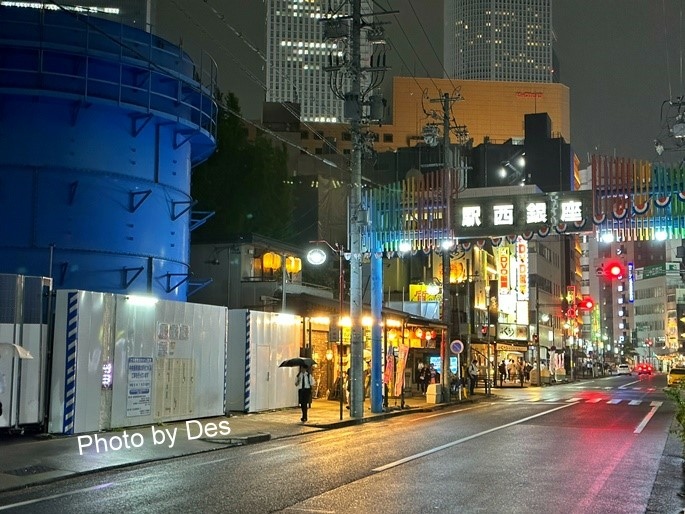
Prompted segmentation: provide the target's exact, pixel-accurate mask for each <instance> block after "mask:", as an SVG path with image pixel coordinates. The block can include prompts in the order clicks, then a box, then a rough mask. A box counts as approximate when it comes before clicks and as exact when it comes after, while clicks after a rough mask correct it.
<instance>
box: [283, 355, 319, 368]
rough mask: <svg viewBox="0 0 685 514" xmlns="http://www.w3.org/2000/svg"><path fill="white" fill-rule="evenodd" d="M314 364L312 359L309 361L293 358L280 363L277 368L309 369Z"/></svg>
mask: <svg viewBox="0 0 685 514" xmlns="http://www.w3.org/2000/svg"><path fill="white" fill-rule="evenodd" d="M315 365H316V362H314V360H313V359H310V358H308V357H294V358H292V359H287V360H284V361H283V362H281V364H280V365H279V366H278V367H279V368H297V367H300V366H304V367H306V368H311V367H312V366H315Z"/></svg>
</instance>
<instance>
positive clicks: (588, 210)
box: [362, 155, 685, 403]
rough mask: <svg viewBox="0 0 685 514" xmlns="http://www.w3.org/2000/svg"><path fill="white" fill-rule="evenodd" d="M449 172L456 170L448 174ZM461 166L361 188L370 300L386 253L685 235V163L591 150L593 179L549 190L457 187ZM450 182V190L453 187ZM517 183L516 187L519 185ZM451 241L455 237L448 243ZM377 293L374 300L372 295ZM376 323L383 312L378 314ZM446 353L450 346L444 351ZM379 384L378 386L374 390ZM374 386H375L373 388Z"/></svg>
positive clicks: (375, 382)
mask: <svg viewBox="0 0 685 514" xmlns="http://www.w3.org/2000/svg"><path fill="white" fill-rule="evenodd" d="M449 174H451V175H449ZM460 183H461V182H460V181H459V180H458V176H457V172H456V171H455V170H454V169H449V170H439V171H434V172H430V173H426V174H423V175H421V176H418V177H416V176H413V177H408V178H407V179H405V180H402V181H399V182H395V183H393V184H390V185H386V186H381V187H377V188H373V189H367V190H365V191H364V192H363V196H362V207H363V208H364V209H365V210H366V211H367V212H368V213H369V218H368V219H369V223H368V224H367V225H366V226H365V227H364V228H363V233H362V251H363V252H364V253H365V257H366V258H367V259H371V262H372V275H373V278H374V280H373V281H372V283H373V284H375V285H372V291H371V296H372V305H373V304H374V303H375V304H379V303H380V302H379V300H378V298H381V299H382V294H383V292H382V281H383V280H382V266H380V265H379V264H378V262H379V261H380V260H381V259H382V258H394V257H396V256H397V257H402V256H405V255H415V254H416V253H417V252H419V251H423V252H424V253H429V252H431V251H438V252H440V251H449V252H453V253H457V252H466V251H469V250H470V249H471V248H472V245H474V244H475V245H476V246H478V247H483V246H484V244H485V242H486V240H488V239H489V240H490V242H491V243H492V246H493V247H499V246H504V245H508V244H513V243H514V242H516V241H517V240H519V238H523V239H524V240H530V239H532V238H544V237H547V236H548V235H550V234H581V233H584V234H588V233H594V234H595V236H596V237H597V238H604V237H606V236H607V235H610V236H612V237H613V238H614V239H618V238H620V239H622V240H651V239H676V238H685V168H682V167H679V166H676V165H672V166H669V165H665V164H663V163H658V164H652V163H649V162H645V161H638V160H632V159H626V158H617V157H609V156H597V155H596V156H593V157H592V187H591V189H585V190H580V191H559V192H551V193H544V192H541V191H539V190H538V189H537V188H536V187H535V186H526V187H521V188H520V194H512V188H510V187H502V188H483V189H472V190H469V189H466V190H464V191H463V192H461V193H458V192H457V185H458V184H460ZM447 185H450V186H449V190H448V187H447ZM518 189H519V188H517V190H518ZM445 241H452V243H453V244H452V245H451V246H450V247H448V249H446V250H443V248H446V247H445V246H443V243H444V242H445ZM374 300H375V302H374ZM374 321H375V323H374V325H378V326H380V325H379V323H380V313H377V314H374ZM376 347H377V351H372V362H373V363H377V364H378V365H377V366H373V365H372V370H374V371H375V372H376V373H374V374H378V375H379V376H378V377H374V376H373V375H372V377H371V383H372V403H373V398H374V396H376V397H377V398H379V397H380V395H381V384H382V381H381V378H380V361H381V354H380V342H373V341H372V350H373V349H375V348H376ZM444 350H445V349H443V351H442V352H441V353H442V354H443V355H444V354H446V352H445V351H444ZM376 389H377V390H376ZM374 391H375V392H374Z"/></svg>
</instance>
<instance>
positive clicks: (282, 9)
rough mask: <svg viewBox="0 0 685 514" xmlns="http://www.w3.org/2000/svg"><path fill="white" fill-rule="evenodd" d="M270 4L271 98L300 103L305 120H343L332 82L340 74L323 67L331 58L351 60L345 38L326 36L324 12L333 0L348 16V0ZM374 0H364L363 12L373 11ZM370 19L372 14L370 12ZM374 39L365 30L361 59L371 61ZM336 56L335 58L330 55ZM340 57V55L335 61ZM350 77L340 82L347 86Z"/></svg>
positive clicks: (337, 12) (268, 69)
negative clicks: (322, 19)
mask: <svg viewBox="0 0 685 514" xmlns="http://www.w3.org/2000/svg"><path fill="white" fill-rule="evenodd" d="M266 4H267V9H266V23H267V26H266V39H267V41H266V42H267V45H266V64H267V65H266V83H267V88H268V89H267V92H266V101H267V102H295V103H299V104H300V117H301V120H302V121H307V122H323V123H339V122H340V121H342V118H343V115H342V114H343V101H342V100H341V99H340V98H338V97H337V96H336V95H335V93H334V92H333V91H332V89H331V87H330V81H331V80H336V79H335V77H334V75H339V74H333V75H331V74H330V73H328V72H326V70H325V69H324V68H325V67H327V66H330V65H331V64H333V65H335V64H336V63H337V62H342V61H343V60H344V59H347V60H348V61H349V53H348V51H347V48H346V47H345V45H344V43H343V42H342V40H340V41H324V35H323V29H324V26H323V23H322V22H321V21H320V20H321V18H322V17H325V16H328V15H330V14H332V12H331V13H329V6H331V8H332V9H335V15H338V16H347V15H350V14H351V11H352V8H351V5H350V3H349V2H343V1H342V0H339V1H337V2H328V1H324V0H307V1H304V0H267V2H266ZM370 12H372V9H371V2H370V1H368V0H363V1H362V13H370ZM364 21H365V22H370V21H371V17H368V16H365V17H364ZM369 54H370V51H369V45H368V44H367V43H366V42H365V38H364V31H362V63H366V62H367V61H368V56H369ZM331 58H332V59H333V60H332V61H331V60H330V59H331ZM336 60H339V61H336ZM348 83H349V82H348V79H345V80H344V83H343V84H338V86H342V87H339V89H341V90H342V91H346V90H348V87H349V86H348Z"/></svg>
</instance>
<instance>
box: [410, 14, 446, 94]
mask: <svg viewBox="0 0 685 514" xmlns="http://www.w3.org/2000/svg"><path fill="white" fill-rule="evenodd" d="M407 3H408V4H409V7H411V10H412V12H413V13H414V18H416V21H417V22H419V27H421V31H422V32H423V35H424V36H425V37H426V41H428V44H429V45H430V47H431V50H433V55H434V56H435V58H436V59H437V60H438V62H439V63H440V67H441V68H442V71H443V72H444V73H445V78H446V79H448V80H449V81H450V84H451V85H452V89H454V90H455V91H456V90H457V86H456V85H455V84H454V82H452V77H450V76H449V74H448V73H447V70H446V69H445V64H444V62H443V61H442V59H441V58H440V57H439V56H438V52H437V51H436V50H435V47H434V46H433V42H432V41H431V40H430V38H429V37H428V34H427V33H426V29H425V28H424V27H423V23H421V20H420V19H419V15H418V14H417V13H416V9H414V5H413V4H412V3H411V1H409V2H407Z"/></svg>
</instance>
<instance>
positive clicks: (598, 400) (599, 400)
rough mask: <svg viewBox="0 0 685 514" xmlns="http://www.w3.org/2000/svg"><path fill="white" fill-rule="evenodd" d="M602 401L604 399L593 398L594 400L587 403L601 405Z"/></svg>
mask: <svg viewBox="0 0 685 514" xmlns="http://www.w3.org/2000/svg"><path fill="white" fill-rule="evenodd" d="M601 401H602V398H593V399H592V400H588V401H587V403H599V402H601Z"/></svg>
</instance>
